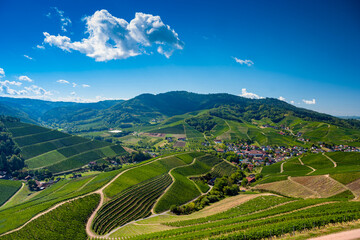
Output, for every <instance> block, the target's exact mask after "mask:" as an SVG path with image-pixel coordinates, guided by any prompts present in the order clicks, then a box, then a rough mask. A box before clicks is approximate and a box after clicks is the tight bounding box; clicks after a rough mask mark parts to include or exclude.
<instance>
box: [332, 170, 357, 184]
mask: <svg viewBox="0 0 360 240" xmlns="http://www.w3.org/2000/svg"><path fill="white" fill-rule="evenodd" d="M330 177H332V178H333V179H335V180H336V181H338V182H340V183H342V184H345V185H346V184H349V183H351V182H353V181H356V180H358V179H359V178H360V172H349V173H334V174H330Z"/></svg>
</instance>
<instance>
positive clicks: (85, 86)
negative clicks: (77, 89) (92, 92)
mask: <svg viewBox="0 0 360 240" xmlns="http://www.w3.org/2000/svg"><path fill="white" fill-rule="evenodd" d="M81 86H82V87H83V88H88V87H90V85H88V84H82V85H81Z"/></svg>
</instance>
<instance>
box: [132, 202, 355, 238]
mask: <svg viewBox="0 0 360 240" xmlns="http://www.w3.org/2000/svg"><path fill="white" fill-rule="evenodd" d="M262 198H263V199H262ZM266 198H270V199H266ZM271 198H272V199H271ZM359 207H360V203H359V202H335V203H331V202H329V200H326V199H325V200H324V199H309V200H295V199H287V198H281V197H275V196H267V197H265V196H264V197H258V198H255V199H253V200H250V201H248V202H246V203H243V204H241V205H239V206H238V207H235V208H233V209H230V210H228V211H226V212H224V213H220V214H215V215H211V216H209V217H205V218H195V219H192V220H185V221H180V222H169V223H167V225H169V226H176V227H177V228H174V229H170V230H165V231H157V232H154V233H148V234H142V235H137V236H133V237H128V238H129V239H159V238H164V239H166V238H170V237H171V238H172V239H261V238H269V237H274V236H278V237H279V236H281V235H283V234H286V233H292V232H293V231H300V230H304V229H311V228H315V227H319V226H324V225H326V224H329V223H336V222H347V221H352V220H355V219H358V218H360V209H359ZM259 210H261V211H259Z"/></svg>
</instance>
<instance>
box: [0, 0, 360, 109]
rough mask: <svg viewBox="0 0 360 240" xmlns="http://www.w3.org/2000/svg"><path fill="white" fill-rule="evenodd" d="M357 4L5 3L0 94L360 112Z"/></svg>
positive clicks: (328, 0)
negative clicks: (183, 95) (216, 98)
mask: <svg viewBox="0 0 360 240" xmlns="http://www.w3.org/2000/svg"><path fill="white" fill-rule="evenodd" d="M359 43H360V2H359V1H356V0H354V1H348V0H339V1H332V0H324V1H320V0H311V1H310V0H301V1H300V0H293V1H285V0H283V1H275V0H273V1H268V0H264V1H258V0H234V1H229V0H223V1H206V2H205V1H195V0H192V1H187V0H181V1H180V0H174V1H157V0H153V1H133V0H129V1H109V0H102V1H90V0H86V1H82V0H80V1H78V0H77V1H68V0H62V1H60V0H36V1H25V0H24V1H13V0H0V95H1V96H10V97H29V98H39V99H45V100H52V101H77V102H89V101H100V100H106V99H130V98H133V97H135V96H137V95H139V94H142V93H154V94H157V93H162V92H167V91H174V90H186V91H190V92H196V93H230V94H234V95H239V96H243V97H249V98H263V97H272V98H278V99H280V100H282V101H286V102H288V103H290V104H293V105H295V106H298V107H303V108H308V109H312V110H315V111H319V112H323V113H328V114H332V115H343V116H353V115H360V104H359V103H360V44H359Z"/></svg>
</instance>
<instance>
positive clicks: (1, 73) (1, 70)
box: [0, 68, 5, 78]
mask: <svg viewBox="0 0 360 240" xmlns="http://www.w3.org/2000/svg"><path fill="white" fill-rule="evenodd" d="M3 77H5V71H4V69H3V68H0V78H3Z"/></svg>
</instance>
